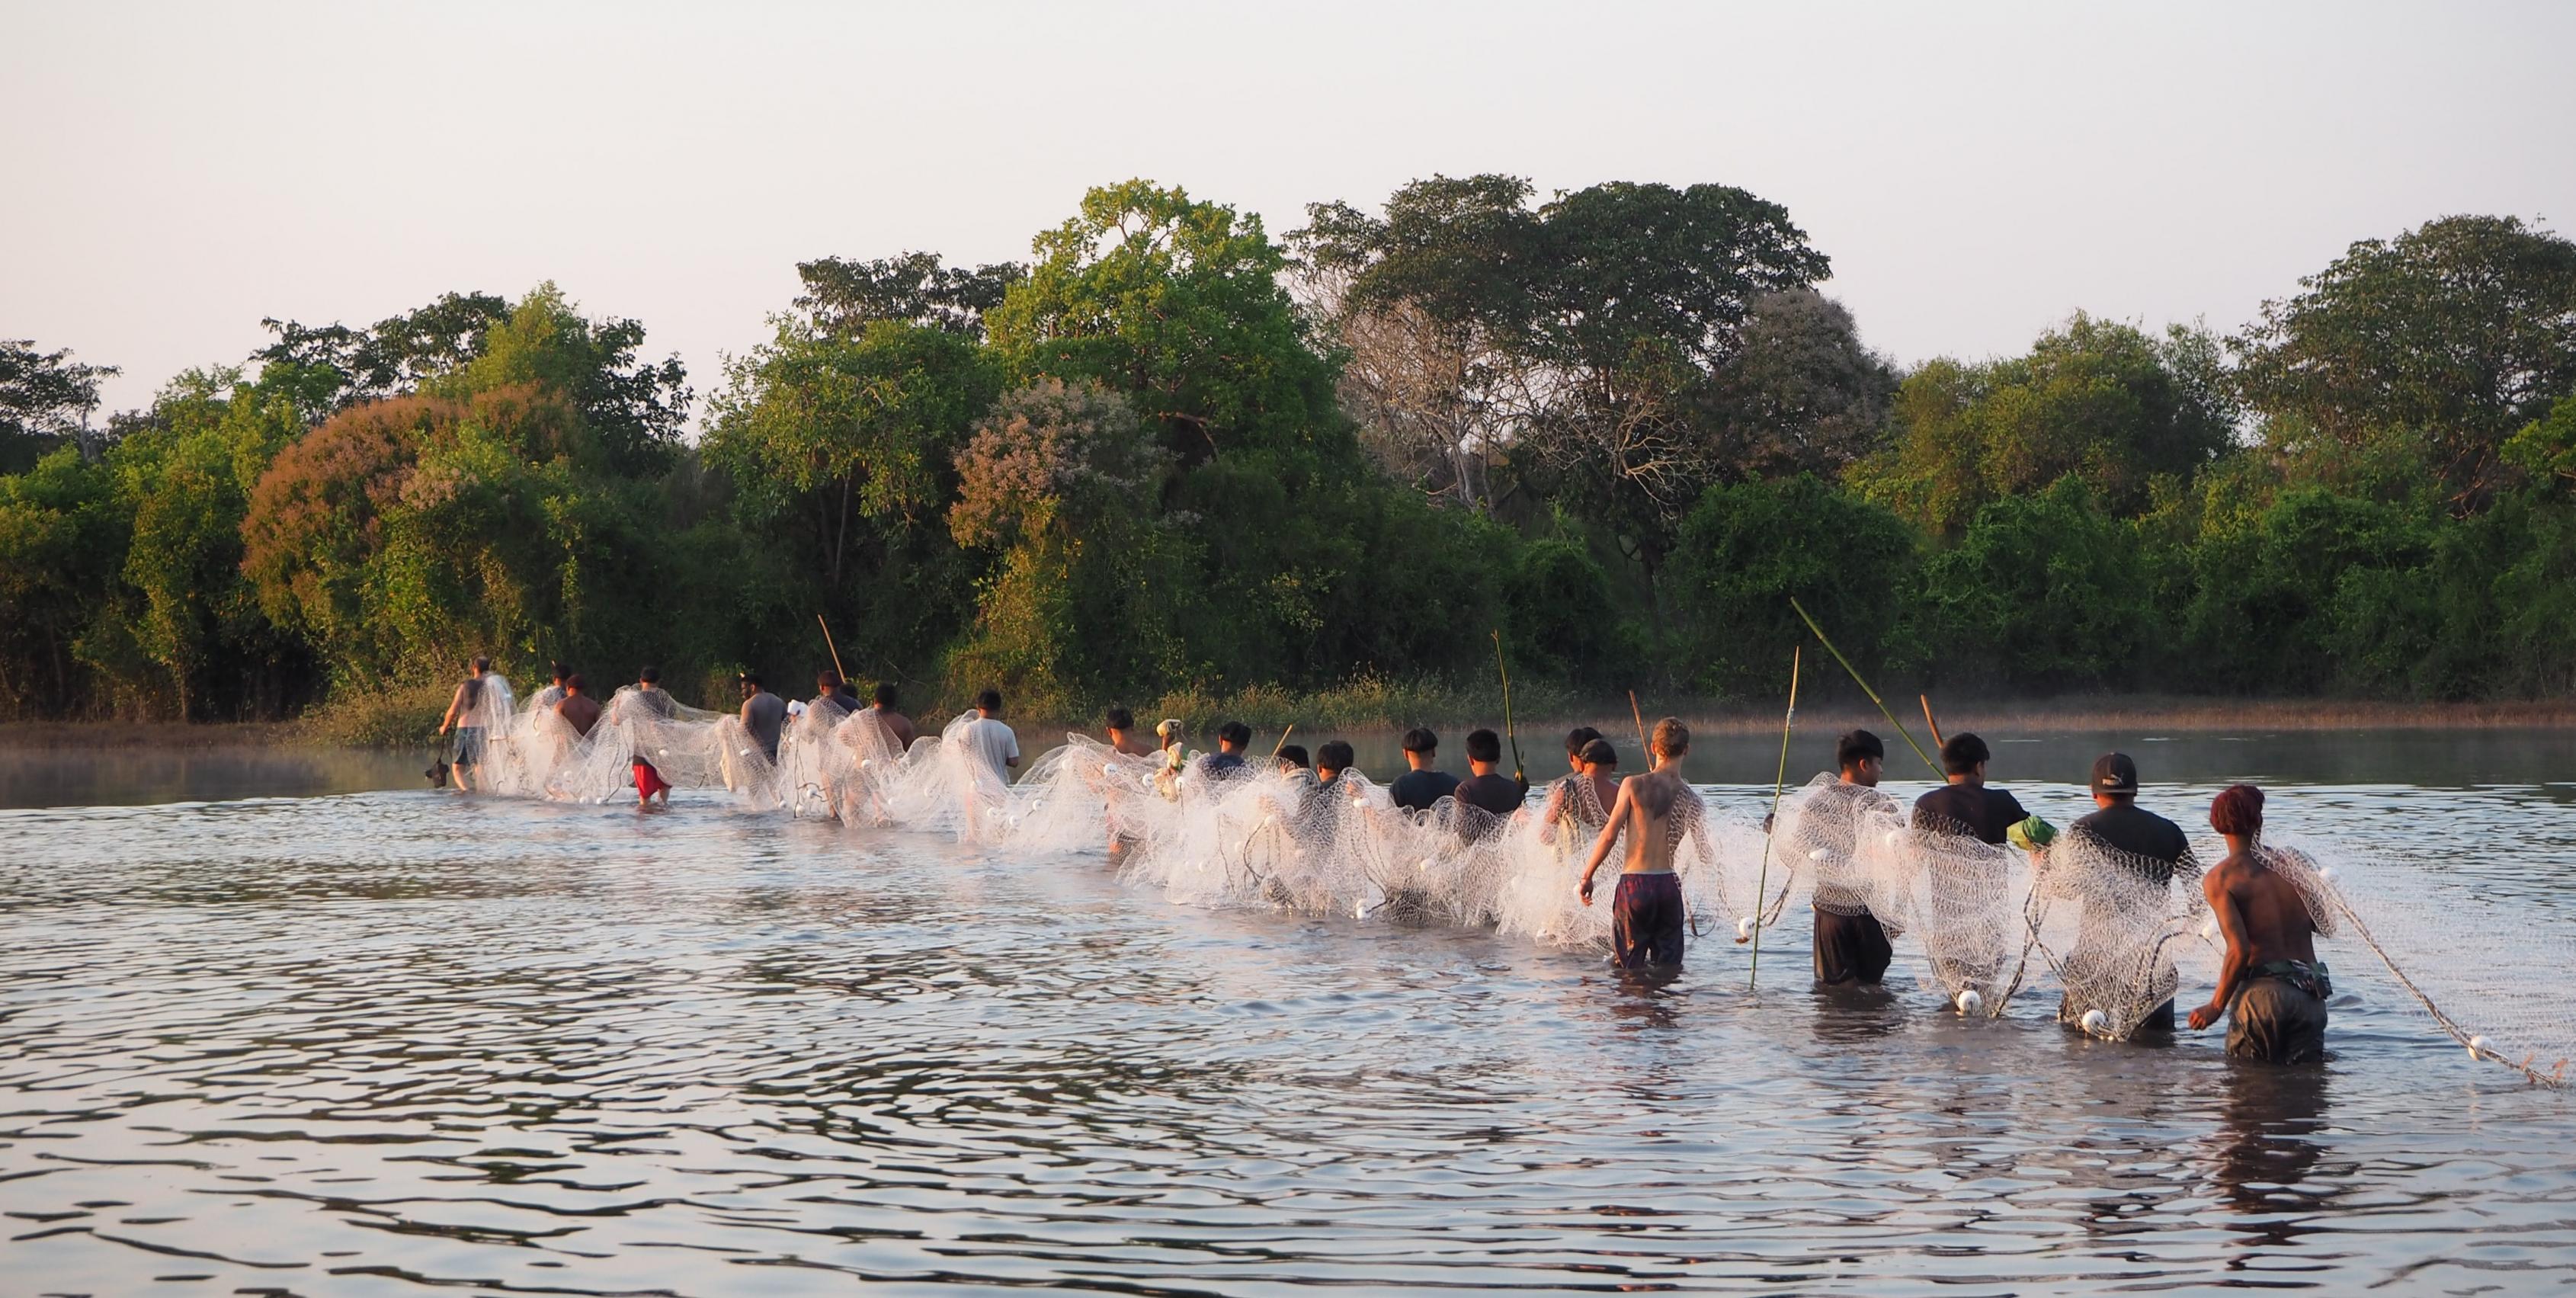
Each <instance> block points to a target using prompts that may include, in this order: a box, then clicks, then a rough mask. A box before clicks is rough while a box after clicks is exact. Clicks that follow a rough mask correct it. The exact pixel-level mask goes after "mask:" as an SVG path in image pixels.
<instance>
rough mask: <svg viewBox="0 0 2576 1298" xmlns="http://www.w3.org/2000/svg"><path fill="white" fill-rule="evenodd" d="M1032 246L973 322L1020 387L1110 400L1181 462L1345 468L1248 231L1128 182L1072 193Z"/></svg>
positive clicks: (1302, 347) (1340, 432) (1244, 221)
mask: <svg viewBox="0 0 2576 1298" xmlns="http://www.w3.org/2000/svg"><path fill="white" fill-rule="evenodd" d="M1033 247H1034V248H1035V250H1036V252H1037V257H1038V259H1037V262H1036V264H1035V265H1033V266H1032V267H1030V269H1029V275H1028V278H1027V279H1025V280H1023V281H1021V282H1019V283H1017V284H1014V285H1012V286H1011V288H1010V291H1009V292H1008V293H1007V294H1006V295H1005V296H1004V297H1003V299H1002V304H1001V306H1000V307H998V308H996V309H995V310H993V311H991V312H988V313H987V314H986V315H985V327H986V328H987V329H988V330H989V331H990V332H991V334H992V339H993V345H994V347H995V349H996V350H997V351H999V352H1000V353H1001V354H1002V356H1003V357H1004V358H1005V359H1006V360H1007V361H1008V363H1009V364H1010V366H1011V368H1012V372H1013V373H1014V374H1015V375H1017V376H1018V377H1019V378H1020V379H1021V380H1023V381H1028V380H1034V379H1037V378H1041V377H1055V378H1061V379H1065V380H1068V381H1080V380H1084V379H1089V380H1093V381H1096V382H1099V383H1102V384H1104V385H1106V386H1108V387H1110V388H1113V389H1116V390H1117V391H1120V392H1123V393H1126V394H1127V396H1128V397H1129V399H1130V400H1132V401H1134V402H1135V404H1136V408H1137V410H1138V411H1139V412H1140V413H1141V414H1142V415H1143V416H1144V417H1145V418H1146V419H1148V420H1149V421H1152V422H1153V423H1154V424H1155V425H1157V426H1158V427H1159V429H1160V431H1161V432H1162V434H1163V436H1164V438H1165V439H1166V444H1167V445H1169V446H1170V447H1171V448H1172V449H1173V451H1174V452H1175V453H1176V454H1178V455H1180V456H1181V457H1182V458H1183V462H1184V463H1196V462H1199V461H1202V460H1205V459H1207V458H1210V457H1213V456H1217V455H1220V454H1224V453H1228V452H1232V451H1235V450H1237V449H1249V450H1263V451H1270V452H1274V453H1280V454H1284V455H1287V456H1289V458H1288V459H1287V460H1284V461H1283V462H1282V464H1283V467H1290V466H1293V467H1296V468H1299V469H1302V470H1303V471H1304V472H1306V473H1309V474H1311V473H1313V472H1315V471H1317V469H1319V468H1320V467H1322V463H1323V462H1326V461H1329V462H1331V463H1332V464H1333V466H1334V467H1336V468H1340V467H1342V466H1343V465H1344V464H1345V463H1346V462H1347V459H1348V456H1347V451H1348V448H1349V445H1350V443H1349V440H1348V430H1347V427H1346V426H1345V425H1344V424H1343V422H1342V421H1341V419H1340V418H1339V416H1338V413H1337V412H1336V411H1335V409H1334V406H1333V398H1332V378H1333V376H1332V366H1331V364H1330V362H1329V361H1328V360H1327V359H1326V358H1325V357H1324V356H1323V355H1322V354H1320V353H1319V352H1317V351H1316V350H1315V349H1314V348H1312V347H1310V346H1309V345H1308V342H1307V338H1306V329H1305V325H1304V323H1303V321H1302V320H1301V319H1300V317H1299V316H1298V314H1297V311H1296V309H1295V306H1294V304H1293V303H1291V302H1290V301H1289V298H1288V294H1287V291H1286V290H1285V289H1283V288H1282V287H1281V286H1280V283H1279V278H1278V277H1279V274H1280V272H1281V271H1282V270H1283V269H1284V268H1285V267H1286V265H1287V259H1286V256H1285V254H1283V253H1282V252H1281V251H1280V249H1279V248H1278V247H1277V246H1276V245H1274V244H1272V243H1271V241H1270V239H1269V237H1268V236H1267V235H1266V234H1264V233H1263V231H1262V228H1261V218H1259V217H1257V216H1240V215H1237V214H1236V212H1235V210H1234V209H1233V208H1230V207H1225V206H1221V205H1219V204H1215V203H1205V202H1198V201H1195V200H1193V199H1191V198H1190V197H1189V195H1188V194H1186V193H1184V192H1183V191H1181V190H1179V189H1177V188H1175V189H1163V188H1159V187H1157V186H1155V185H1153V184H1152V183H1150V182H1147V181H1143V180H1131V181H1128V182H1126V183H1125V184H1121V185H1111V186H1107V187H1104V188H1100V189H1094V190H1092V191H1091V192H1089V193H1087V194H1085V195H1083V199H1082V207H1081V210H1080V211H1079V212H1078V213H1077V214H1076V215H1075V216H1074V217H1073V219H1071V220H1069V221H1066V222H1065V223H1064V224H1063V225H1061V226H1059V227H1057V228H1055V229H1053V230H1050V231H1047V232H1046V233H1044V234H1041V235H1039V236H1038V237H1037V239H1036V241H1035V243H1034V244H1033Z"/></svg>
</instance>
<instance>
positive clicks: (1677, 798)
mask: <svg viewBox="0 0 2576 1298" xmlns="http://www.w3.org/2000/svg"><path fill="white" fill-rule="evenodd" d="M1648 748H1649V749H1650V750H1651V751H1652V752H1653V753H1654V757H1655V769H1653V770H1651V771H1648V772H1647V773H1645V774H1644V775H1637V776H1631V777H1629V778H1628V780H1627V781H1626V782H1624V783H1622V784H1621V785H1620V786H1619V794H1618V800H1617V801H1616V802H1615V803H1613V804H1612V806H1611V808H1610V820H1609V823H1607V824H1605V825H1603V826H1602V827H1601V835H1600V837H1598V838H1596V839H1594V840H1593V843H1592V856H1591V859H1590V860H1588V861H1586V862H1585V863H1584V866H1583V882H1582V884H1581V885H1580V886H1579V888H1578V892H1579V893H1580V894H1581V896H1582V899H1583V904H1584V905H1586V906H1589V905H1591V904H1592V876H1593V874H1594V873H1595V872H1596V871H1598V870H1599V869H1600V868H1601V863H1602V861H1603V860H1604V859H1606V858H1607V857H1608V856H1609V855H1610V849H1611V848H1612V846H1613V845H1615V844H1616V843H1617V842H1618V840H1619V838H1620V836H1621V835H1625V836H1626V837H1627V839H1628V852H1627V860H1626V862H1625V864H1623V865H1622V866H1621V867H1620V872H1619V889H1618V895H1617V896H1616V897H1615V898H1613V899H1612V904H1611V958H1612V959H1613V960H1614V961H1615V962H1617V963H1618V965H1619V966H1620V967H1621V968H1623V969H1636V968H1642V967H1644V966H1647V965H1677V964H1680V963H1681V960H1682V929H1683V926H1684V924H1685V922H1686V919H1685V914H1684V908H1683V904H1682V888H1681V880H1680V879H1679V878H1677V877H1676V876H1675V875H1674V874H1673V850H1674V848H1675V847H1676V846H1677V845H1678V844H1679V843H1680V842H1681V838H1682V832H1683V831H1684V830H1685V829H1686V828H1687V826H1686V825H1685V824H1684V823H1683V820H1684V818H1685V815H1686V813H1687V812H1689V811H1690V810H1692V809H1694V808H1696V807H1697V806H1698V805H1699V795H1698V794H1697V793H1694V792H1692V791H1691V787H1690V786H1689V785H1688V784H1686V783H1684V782H1683V781H1682V776H1681V770H1680V766H1681V760H1682V755H1683V754H1685V753H1687V752H1689V751H1690V729H1689V728H1688V727H1686V726H1684V725H1683V724H1682V723H1681V722H1679V721H1677V720H1674V719H1673V718H1670V717H1666V718H1665V719H1663V720H1662V721H1659V722H1657V723H1655V734H1654V738H1653V740H1652V741H1651V742H1650V743H1649V744H1648Z"/></svg>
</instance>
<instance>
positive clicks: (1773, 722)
mask: <svg viewBox="0 0 2576 1298" xmlns="http://www.w3.org/2000/svg"><path fill="white" fill-rule="evenodd" d="M447 688H448V687H446V686H441V687H440V688H439V690H438V691H437V694H436V699H435V701H432V702H427V703H424V702H423V701H422V699H423V697H424V695H423V694H421V693H419V692H415V693H414V696H413V697H408V698H400V699H394V700H388V701H387V703H386V704H384V705H382V706H378V707H374V708H369V709H362V710H360V711H359V712H358V713H357V714H356V715H353V716H344V717H324V716H306V717H302V718H298V719H296V720H292V721H237V722H177V721H142V722H135V721H9V722H0V751H9V752H45V751H62V750H68V749H75V748H79V749H94V750H130V749H159V750H165V751H189V750H215V749H241V748H264V749H286V750H293V749H332V748H361V749H381V750H389V751H400V750H404V749H426V748H429V747H431V746H433V745H434V744H436V743H437V742H438V737H437V735H436V734H435V731H436V729H437V726H438V717H439V714H440V712H441V711H442V710H443V709H444V707H445V704H446V691H447ZM1552 693H1553V692H1552ZM1160 702H1161V704H1163V705H1166V706H1160V707H1156V708H1147V707H1139V708H1137V710H1136V713H1137V717H1138V719H1139V720H1140V721H1145V722H1147V724H1150V723H1151V720H1152V719H1158V718H1161V717H1167V716H1177V717H1180V718H1182V719H1183V720H1185V721H1188V722H1189V723H1190V726H1191V729H1192V733H1193V734H1212V733H1214V731H1215V727H1216V725H1217V723H1218V722H1219V721H1222V720H1240V721H1243V722H1245V723H1246V724H1248V725H1250V726H1252V727H1253V728H1254V730H1255V731H1256V732H1257V733H1258V734H1260V735H1261V736H1264V737H1266V738H1268V739H1276V738H1278V736H1279V732H1280V730H1281V729H1282V728H1283V727H1284V726H1286V725H1289V724H1294V725H1295V726H1296V728H1297V732H1296V735H1295V736H1294V739H1295V740H1296V742H1300V743H1305V744H1308V745H1309V746H1310V747H1311V746H1312V745H1313V744H1314V743H1317V742H1321V741H1322V740H1324V739H1327V738H1332V737H1335V736H1337V735H1339V736H1345V737H1347V736H1349V735H1354V734H1388V733H1393V732H1396V731H1400V730H1402V729H1404V728H1406V727H1409V726H1415V725H1428V726H1431V727H1433V728H1435V729H1440V730H1443V731H1447V730H1450V729H1456V728H1461V727H1465V726H1497V727H1499V726H1500V725H1501V705H1500V704H1499V703H1498V702H1494V703H1487V702H1483V701H1481V700H1479V699H1478V698H1477V697H1475V696H1474V695H1473V693H1472V692H1470V691H1454V692H1450V691H1443V692H1438V693H1407V692H1398V691H1392V690H1372V691H1370V692H1368V693H1367V694H1365V695H1360V696H1356V697H1355V696H1353V695H1351V694H1348V693H1335V694H1327V695H1322V696H1315V695H1309V696H1297V695H1291V694H1289V693H1287V692H1286V691H1258V692H1254V696H1253V697H1250V698H1244V699H1237V700H1228V701H1226V702H1231V703H1240V704H1242V705H1243V706H1239V707H1232V708H1229V707H1227V706H1224V705H1223V704H1221V703H1220V702H1219V701H1216V700H1209V699H1205V698H1186V699H1175V698H1166V699H1163V700H1161V701H1160ZM1538 702H1540V703H1541V704H1542V706H1538V707H1536V708H1535V709H1534V710H1529V711H1527V712H1526V714H1525V715H1521V716H1518V717H1517V718H1516V721H1517V724H1518V726H1519V729H1520V733H1521V736H1522V738H1523V740H1524V742H1525V743H1526V742H1527V741H1529V740H1530V739H1531V738H1532V737H1538V738H1540V739H1545V738H1547V737H1549V732H1550V731H1554V730H1562V729H1565V728H1568V727H1571V726H1575V725H1591V726H1596V727H1600V728H1601V729H1603V730H1604V732H1605V733H1612V734H1625V733H1626V732H1627V728H1628V727H1629V726H1630V725H1631V722H1630V720H1629V719H1628V701H1627V700H1626V699H1625V698H1624V697H1623V698H1618V699H1610V700H1598V701H1589V702H1587V701H1585V700H1581V699H1577V698H1575V697H1573V696H1571V695H1570V694H1554V695H1553V696H1552V697H1549V698H1546V699H1544V700H1539V701H1538ZM1641 702H1645V701H1643V700H1641ZM1175 703H1177V704H1180V705H1181V706H1177V707H1175V706H1168V705H1171V704H1175ZM1379 704H1387V705H1402V706H1379ZM1889 706H1891V707H1894V706H1896V703H1895V700H1893V699H1891V700H1890V703H1889ZM1522 708H1523V705H1522V704H1521V703H1520V701H1519V700H1515V710H1516V711H1521V710H1522ZM1933 709H1934V712H1935V714H1936V715H1938V716H1939V717H1940V718H1941V719H1942V726H1943V728H1944V729H1945V730H1950V731H1958V730H1967V729H1975V730H1978V731H1980V732H1983V733H1987V734H2001V735H2012V736H2020V735H2028V734H2031V733H2033V732H2038V733H2043V734H2075V733H2087V732H2099V731H2131V730H2135V731H2139V732H2142V733H2148V734H2222V733H2266V732H2280V731H2374V730H2542V729H2563V728H2571V727H2576V701H2570V700H2547V701H2536V702H2516V703H2477V704H2458V703H2431V702H2402V701H2390V700H2379V699H2232V698H2212V697H2195V696H2171V695H2143V694H2138V695H2069V696H2064V697H2057V698H2028V699H1976V698H1960V699H1947V700H1945V699H1935V700H1933ZM963 710H965V709H964V706H963V705H962V704H961V705H959V706H957V707H954V708H950V707H945V706H944V705H943V706H942V707H937V708H931V709H927V710H926V712H927V714H928V717H929V718H930V719H932V720H934V721H935V720H936V719H938V718H944V717H946V716H950V715H954V714H955V713H956V712H960V711H963ZM1644 711H1645V714H1646V717H1647V719H1648V720H1649V721H1651V720H1653V719H1654V718H1656V717H1660V716H1668V715H1669V716H1678V717H1680V718H1681V719H1682V720H1683V721H1685V722H1687V723H1689V725H1690V727H1691V729H1692V731H1693V732H1694V733H1697V734H1701V735H1762V734H1777V733H1779V729H1780V707H1779V706H1778V705H1776V704H1774V705H1756V704H1751V703H1711V702H1707V701H1705V700H1687V699H1686V700H1682V701H1681V702H1680V703H1679V705H1678V706H1676V707H1672V708H1668V709H1662V710H1659V709H1658V708H1657V707H1655V706H1654V705H1653V704H1652V703H1651V702H1647V703H1646V705H1645V708H1644ZM1899 716H1900V718H1901V719H1902V720H1904V722H1905V726H1906V728H1907V729H1908V730H1911V731H1913V732H1915V737H1916V738H1917V739H1918V740H1921V741H1923V742H1924V743H1926V744H1927V745H1928V744H1929V742H1930V740H1929V739H1928V738H1926V737H1925V735H1924V733H1923V726H1922V719H1921V717H1920V716H1919V715H1912V714H1909V713H1904V712H1900V713H1899ZM1605 718H1607V719H1609V722H1613V723H1616V728H1614V727H1613V725H1611V724H1608V723H1605V720H1604V719H1605ZM1012 725H1013V726H1014V727H1016V728H1017V729H1018V730H1019V732H1020V733H1021V735H1022V736H1023V737H1024V739H1025V738H1028V737H1032V736H1034V737H1036V738H1035V739H1034V740H1033V742H1034V743H1035V744H1036V751H1042V750H1044V749H1045V748H1049V747H1052V746H1053V744H1052V743H1051V742H1049V739H1050V737H1052V736H1053V735H1056V734H1058V733H1060V732H1062V731H1067V730H1071V731H1079V732H1082V733H1085V734H1093V735H1096V734H1098V733H1099V730H1100V727H1099V723H1098V719H1097V718H1092V719H1088V720H1081V721H1065V720H1060V719H1052V718H1050V719H1044V720H1039V721H1027V720H1022V719H1017V718H1014V719H1012ZM1854 727H1860V728H1863V729H1869V730H1874V731H1878V732H1881V733H1882V735H1884V737H1886V738H1888V739H1889V740H1890V741H1894V739H1895V737H1894V736H1893V735H1892V734H1887V733H1886V732H1887V723H1886V719H1885V718H1883V717H1881V716H1880V715H1879V714H1878V712H1877V711H1876V710H1875V709H1873V708H1871V707H1869V706H1868V705H1867V704H1865V703H1864V704H1862V705H1860V706H1858V707H1854V706H1852V705H1851V704H1850V703H1848V702H1840V701H1837V702H1834V703H1829V704H1825V705H1822V706H1810V707H1802V708H1800V709H1799V712H1798V730H1799V733H1801V734H1805V735H1809V736H1814V735H1820V734H1830V733H1839V732H1841V731H1844V730H1849V729H1852V728H1854ZM923 730H924V732H925V733H935V731H934V730H933V728H932V726H931V725H929V724H925V725H924V726H923ZM1532 751H1537V750H1535V749H1533V750H1532Z"/></svg>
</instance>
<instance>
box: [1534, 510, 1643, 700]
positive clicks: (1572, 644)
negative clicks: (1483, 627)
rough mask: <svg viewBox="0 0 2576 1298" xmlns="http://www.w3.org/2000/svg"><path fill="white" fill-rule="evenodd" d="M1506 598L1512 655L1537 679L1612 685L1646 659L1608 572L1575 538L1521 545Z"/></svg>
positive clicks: (1551, 539)
mask: <svg viewBox="0 0 2576 1298" xmlns="http://www.w3.org/2000/svg"><path fill="white" fill-rule="evenodd" d="M1504 600H1505V603H1506V605H1507V606H1508V608H1509V610H1510V614H1509V617H1508V619H1507V620H1508V621H1509V623H1510V631H1509V633H1508V635H1507V637H1506V638H1507V639H1508V640H1509V641H1510V642H1511V648H1512V657H1513V660H1514V661H1516V662H1518V663H1519V664H1521V667H1522V669H1523V670H1525V671H1527V672H1529V673H1530V674H1531V675H1533V676H1537V677H1540V678H1550V677H1552V678H1554V679H1557V680H1561V681H1567V682H1571V683H1574V684H1580V685H1607V684H1611V683H1614V682H1616V681H1618V680H1620V679H1622V678H1623V677H1624V676H1625V675H1626V674H1627V673H1626V668H1627V667H1628V665H1629V664H1632V663H1635V662H1636V661H1637V660H1638V659H1639V658H1640V657H1642V656H1643V655H1642V654H1641V653H1640V652H1639V650H1640V646H1639V645H1637V644H1636V643H1634V642H1633V641H1632V640H1631V639H1629V638H1626V637H1623V636H1622V635H1621V629H1620V625H1619V618H1618V612H1617V610H1616V609H1614V608H1612V607H1611V603H1610V575H1609V574H1608V573H1606V572H1603V571H1602V570H1601V565H1600V564H1599V563H1598V562H1596V561H1594V559H1593V558H1592V554H1591V552H1590V551H1588V550H1586V549H1584V548H1583V547H1582V546H1581V545H1578V544H1576V543H1574V542H1572V541H1566V540H1557V539H1553V538H1550V539H1546V540H1538V541H1531V542H1528V543H1527V544H1525V545H1523V546H1522V547H1521V552H1520V562H1519V564H1518V565H1517V566H1516V567H1514V568H1513V570H1512V574H1511V581H1510V583H1509V584H1508V585H1507V586H1506V588H1505V590H1504Z"/></svg>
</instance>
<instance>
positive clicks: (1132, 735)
mask: <svg viewBox="0 0 2576 1298" xmlns="http://www.w3.org/2000/svg"><path fill="white" fill-rule="evenodd" d="M1101 728H1102V729H1104V730H1107V731H1108V732H1109V751H1111V752H1113V753H1118V754H1121V755H1123V756H1127V757H1151V756H1153V755H1154V754H1155V753H1157V752H1159V751H1161V750H1159V749H1157V748H1155V747H1154V746H1153V745H1152V744H1149V743H1146V742H1145V738H1144V736H1142V735H1139V734H1137V733H1136V714H1135V713H1133V712H1130V711H1128V710H1127V709H1125V708H1111V709H1109V713H1108V715H1107V716H1104V717H1102V718H1101Z"/></svg>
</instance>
